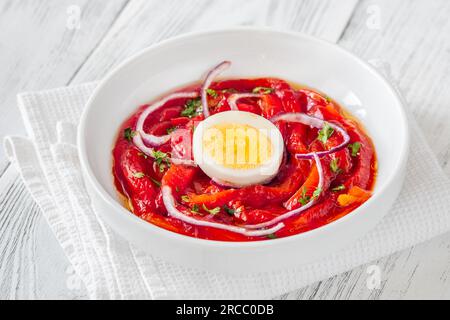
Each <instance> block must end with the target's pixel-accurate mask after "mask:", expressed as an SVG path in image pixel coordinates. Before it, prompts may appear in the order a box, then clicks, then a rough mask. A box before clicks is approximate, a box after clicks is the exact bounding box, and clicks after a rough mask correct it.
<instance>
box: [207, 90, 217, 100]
mask: <svg viewBox="0 0 450 320" xmlns="http://www.w3.org/2000/svg"><path fill="white" fill-rule="evenodd" d="M206 93H207V94H209V95H210V96H211V97H213V98H217V91H216V90H214V89H206Z"/></svg>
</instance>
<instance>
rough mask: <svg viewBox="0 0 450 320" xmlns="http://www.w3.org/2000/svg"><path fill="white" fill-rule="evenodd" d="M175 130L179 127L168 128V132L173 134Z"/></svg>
mask: <svg viewBox="0 0 450 320" xmlns="http://www.w3.org/2000/svg"><path fill="white" fill-rule="evenodd" d="M175 130H177V127H170V128H169V129H167V130H166V132H167V134H171V133H173V132H174V131H175Z"/></svg>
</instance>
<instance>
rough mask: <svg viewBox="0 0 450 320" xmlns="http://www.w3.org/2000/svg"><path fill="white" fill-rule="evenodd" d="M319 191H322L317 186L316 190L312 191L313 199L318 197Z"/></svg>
mask: <svg viewBox="0 0 450 320" xmlns="http://www.w3.org/2000/svg"><path fill="white" fill-rule="evenodd" d="M321 193H322V188H317V189H316V191H314V193H313V199H317V198H319V197H320V195H321Z"/></svg>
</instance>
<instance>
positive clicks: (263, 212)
mask: <svg viewBox="0 0 450 320" xmlns="http://www.w3.org/2000/svg"><path fill="white" fill-rule="evenodd" d="M283 213H286V209H285V208H282V207H272V208H266V209H251V210H246V209H245V208H243V209H242V210H237V211H236V213H235V216H236V218H238V219H239V220H242V221H243V222H244V223H245V224H249V225H252V224H259V223H263V222H266V221H270V220H272V219H275V218H276V217H277V216H280V215H282V214H283Z"/></svg>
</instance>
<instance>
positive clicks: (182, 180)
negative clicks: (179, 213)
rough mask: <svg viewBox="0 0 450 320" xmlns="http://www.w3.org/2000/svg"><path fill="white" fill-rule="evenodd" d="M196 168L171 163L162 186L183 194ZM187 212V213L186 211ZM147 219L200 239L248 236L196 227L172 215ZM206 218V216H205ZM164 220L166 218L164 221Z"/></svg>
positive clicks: (223, 239)
mask: <svg viewBox="0 0 450 320" xmlns="http://www.w3.org/2000/svg"><path fill="white" fill-rule="evenodd" d="M197 170H198V169H196V168H192V167H186V166H177V165H172V166H171V167H170V169H169V170H168V171H167V173H166V174H165V176H164V178H163V179H162V185H163V186H170V187H171V188H172V191H173V193H174V195H178V196H180V195H183V194H184V192H185V190H186V189H187V188H188V187H189V186H190V184H191V183H192V181H193V179H194V177H195V175H196V173H197ZM179 209H180V210H186V209H185V208H184V209H183V208H179ZM186 214H188V213H186ZM146 218H147V219H150V221H151V222H152V223H155V224H157V225H160V226H161V227H163V228H165V229H168V230H172V231H174V232H180V230H181V231H182V232H181V233H182V234H187V235H190V236H194V237H196V238H202V239H214V240H222V241H247V240H249V238H248V237H246V236H244V235H240V234H236V233H234V232H229V231H226V230H218V229H215V228H208V227H196V226H192V225H190V224H187V223H184V222H182V221H179V220H177V219H174V218H172V217H165V218H164V219H160V218H159V217H158V216H156V215H153V216H147V217H146ZM205 219H208V217H205ZM164 220H167V221H166V222H164Z"/></svg>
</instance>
